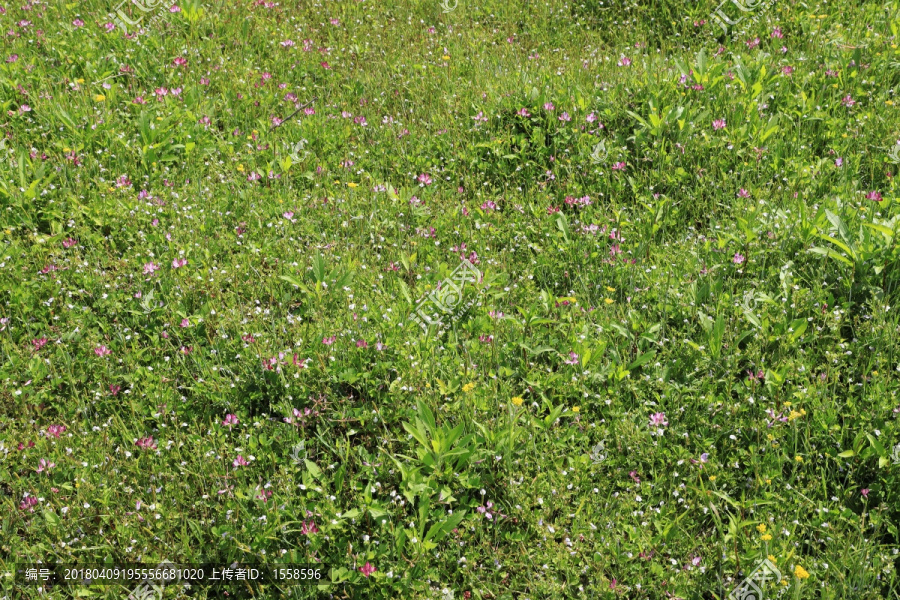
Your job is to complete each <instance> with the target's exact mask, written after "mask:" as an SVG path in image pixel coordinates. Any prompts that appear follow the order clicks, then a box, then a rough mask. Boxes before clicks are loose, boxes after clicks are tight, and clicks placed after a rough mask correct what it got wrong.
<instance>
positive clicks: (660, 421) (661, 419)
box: [650, 412, 669, 427]
mask: <svg viewBox="0 0 900 600" xmlns="http://www.w3.org/2000/svg"><path fill="white" fill-rule="evenodd" d="M668 424H669V422H668V421H666V413H661V412H658V413H653V414H652V415H650V427H666V426H667V425H668Z"/></svg>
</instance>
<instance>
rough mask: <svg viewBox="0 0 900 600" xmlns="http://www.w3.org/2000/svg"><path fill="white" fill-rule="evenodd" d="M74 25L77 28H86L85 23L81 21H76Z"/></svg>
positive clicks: (73, 22)
mask: <svg viewBox="0 0 900 600" xmlns="http://www.w3.org/2000/svg"><path fill="white" fill-rule="evenodd" d="M72 25H74V26H75V27H84V21H82V20H81V19H75V20H74V21H72Z"/></svg>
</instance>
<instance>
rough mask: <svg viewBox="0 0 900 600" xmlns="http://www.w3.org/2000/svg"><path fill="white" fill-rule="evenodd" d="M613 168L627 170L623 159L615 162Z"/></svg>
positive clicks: (614, 169)
mask: <svg viewBox="0 0 900 600" xmlns="http://www.w3.org/2000/svg"><path fill="white" fill-rule="evenodd" d="M612 170H613V171H624V170H625V163H624V162H621V161H619V162H617V163H615V164H614V165H613V166H612Z"/></svg>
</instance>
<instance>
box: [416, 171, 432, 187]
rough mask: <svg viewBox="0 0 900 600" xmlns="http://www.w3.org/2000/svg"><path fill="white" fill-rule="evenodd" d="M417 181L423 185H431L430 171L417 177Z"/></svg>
mask: <svg viewBox="0 0 900 600" xmlns="http://www.w3.org/2000/svg"><path fill="white" fill-rule="evenodd" d="M416 181H418V182H419V183H421V184H422V185H431V175H429V174H428V173H422V174H421V175H419V176H418V177H416Z"/></svg>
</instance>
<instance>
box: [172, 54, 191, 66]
mask: <svg viewBox="0 0 900 600" xmlns="http://www.w3.org/2000/svg"><path fill="white" fill-rule="evenodd" d="M187 62H188V61H187V59H186V58H185V57H183V56H178V57H176V58H175V60H173V61H172V65H174V66H176V67H183V66H184V65H186V64H187Z"/></svg>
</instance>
